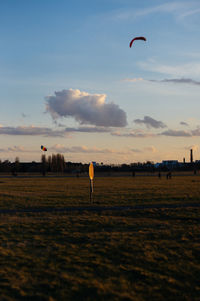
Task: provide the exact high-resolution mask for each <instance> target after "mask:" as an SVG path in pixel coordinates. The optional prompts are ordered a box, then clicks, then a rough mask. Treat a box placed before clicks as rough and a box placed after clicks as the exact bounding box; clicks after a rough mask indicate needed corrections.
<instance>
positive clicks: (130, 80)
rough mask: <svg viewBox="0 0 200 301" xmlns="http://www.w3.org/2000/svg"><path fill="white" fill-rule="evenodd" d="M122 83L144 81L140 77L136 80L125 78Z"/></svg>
mask: <svg viewBox="0 0 200 301" xmlns="http://www.w3.org/2000/svg"><path fill="white" fill-rule="evenodd" d="M122 81H124V82H131V83H136V82H141V81H144V79H143V78H142V77H138V78H125V79H123V80H122Z"/></svg>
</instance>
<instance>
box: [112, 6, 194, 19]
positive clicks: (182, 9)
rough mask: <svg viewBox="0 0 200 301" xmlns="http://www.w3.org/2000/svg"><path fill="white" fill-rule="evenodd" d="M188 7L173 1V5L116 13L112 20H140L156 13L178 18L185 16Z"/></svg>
mask: <svg viewBox="0 0 200 301" xmlns="http://www.w3.org/2000/svg"><path fill="white" fill-rule="evenodd" d="M190 7H191V6H190V5H189V4H188V3H186V2H182V3H181V2H178V1H174V2H173V3H172V2H167V3H164V4H161V5H156V6H152V7H146V8H143V9H138V10H133V11H131V10H129V11H121V12H117V14H115V16H114V18H115V19H118V20H128V19H130V20H133V19H134V18H141V17H145V16H149V15H151V14H156V13H170V14H175V15H176V16H178V17H179V16H184V14H185V16H186V14H187V13H188V10H189V9H190Z"/></svg>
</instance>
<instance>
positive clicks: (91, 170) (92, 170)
mask: <svg viewBox="0 0 200 301" xmlns="http://www.w3.org/2000/svg"><path fill="white" fill-rule="evenodd" d="M89 177H90V202H92V194H93V192H94V185H93V179H94V165H93V163H92V162H91V163H90V165H89Z"/></svg>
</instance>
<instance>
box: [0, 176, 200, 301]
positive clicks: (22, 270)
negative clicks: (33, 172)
mask: <svg viewBox="0 0 200 301" xmlns="http://www.w3.org/2000/svg"><path fill="white" fill-rule="evenodd" d="M175 204H176V206H174V208H173V205H175ZM183 204H184V205H185V207H182V205H183ZM199 204H200V176H198V175H196V176H194V175H184V176H173V177H172V179H170V180H167V179H166V178H165V177H162V178H161V179H158V177H145V176H140V177H139V176H138V177H137V176H136V177H104V178H102V177H96V178H95V193H94V203H92V204H90V202H89V180H88V178H86V177H79V178H76V177H74V178H70V177H68V178H56V177H51V178H0V215H1V218H0V229H1V231H0V238H1V244H0V293H1V300H49V301H50V300H93V301H94V300H124V301H128V300H190V301H191V300H200V281H199V279H200V255H199V254H200V207H199ZM139 205H140V209H136V208H137V207H135V208H132V209H131V208H129V209H128V210H123V207H125V206H139ZM149 205H151V207H150V206H149ZM157 205H165V207H164V206H163V207H162V206H161V208H158V207H157ZM179 205H180V206H179ZM119 206H120V208H118V207H119ZM74 207H76V209H77V210H71V211H70V210H67V209H68V208H74ZM108 207H109V210H106V209H108ZM91 208H93V210H90V209H91ZM138 208H139V207H138ZM35 209H37V210H35ZM57 209H60V211H59V210H57Z"/></svg>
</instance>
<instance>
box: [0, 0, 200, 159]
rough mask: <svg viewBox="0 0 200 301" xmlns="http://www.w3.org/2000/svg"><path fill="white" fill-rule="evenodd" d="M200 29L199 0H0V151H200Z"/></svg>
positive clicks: (126, 155)
mask: <svg viewBox="0 0 200 301" xmlns="http://www.w3.org/2000/svg"><path fill="white" fill-rule="evenodd" d="M136 36H144V37H146V39H147V41H146V42H144V41H135V42H134V43H133V45H132V48H130V47H129V43H130V41H131V40H132V39H133V38H134V37H136ZM199 36H200V1H199V0H196V1H195V0H194V1H189V0H187V1H184V0H181V1H172V0H171V1H164V0H140V1H138V0H137V1H136V0H85V1H82V0H73V1H66V0H29V1H27V0H19V1H16V0H2V1H1V3H0V41H1V42H0V104H1V110H0V138H1V146H0V159H1V160H6V159H9V160H11V161H13V160H15V158H16V157H19V158H20V161H33V160H34V161H40V158H41V154H42V151H41V149H40V146H41V145H44V146H46V147H47V148H48V151H47V153H46V155H51V154H52V153H62V154H64V156H65V160H66V161H73V162H86V163H88V162H90V161H97V162H104V163H116V164H117V163H131V162H138V161H140V162H144V161H147V160H150V161H154V162H160V161H162V160H167V159H173V160H179V161H182V160H183V157H185V158H186V161H189V150H190V148H193V150H194V160H197V159H200V148H199V145H200V144H199V142H200V39H199Z"/></svg>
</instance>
